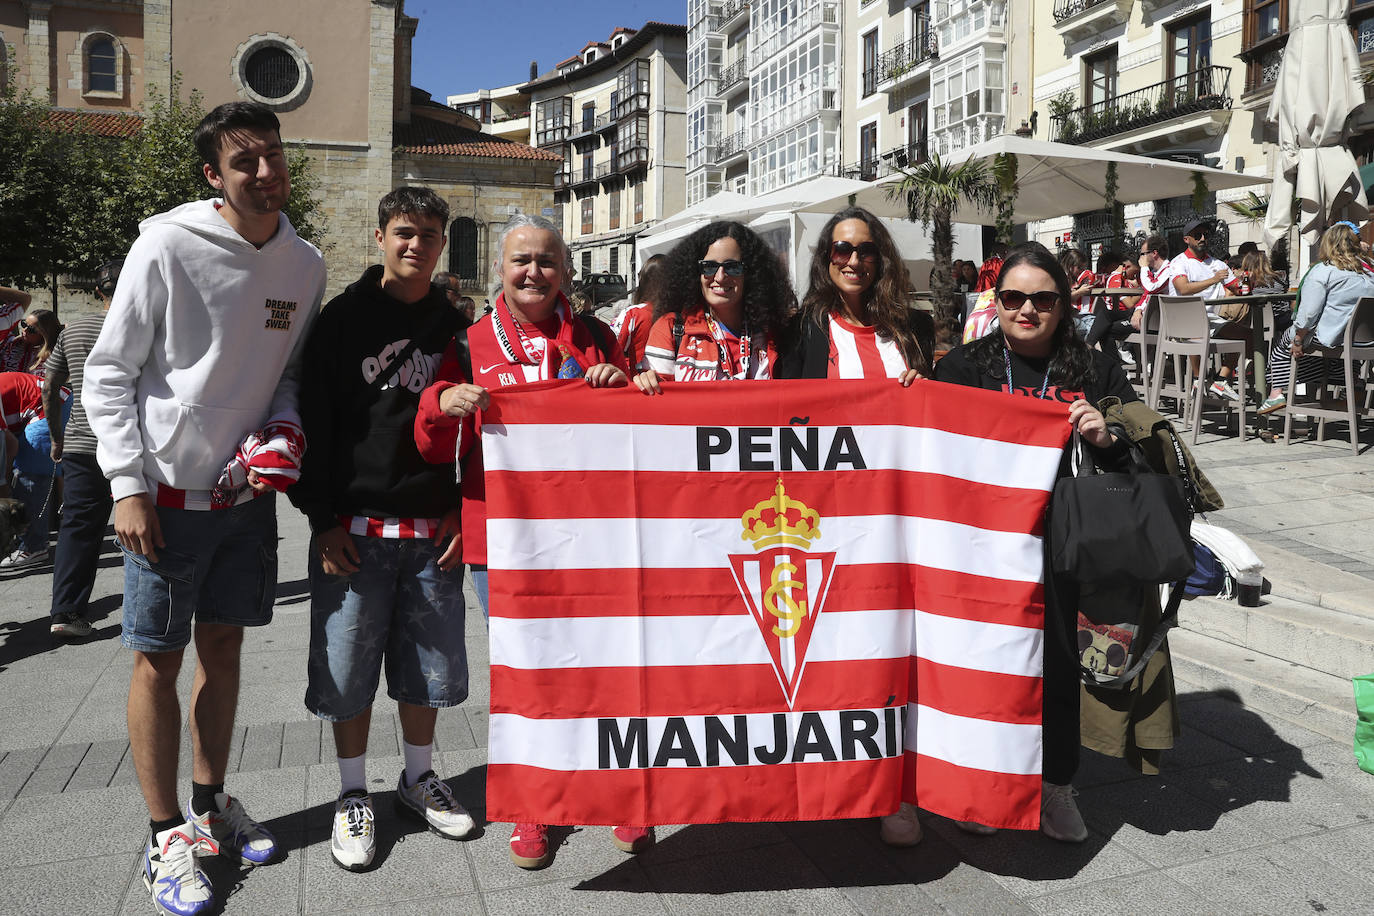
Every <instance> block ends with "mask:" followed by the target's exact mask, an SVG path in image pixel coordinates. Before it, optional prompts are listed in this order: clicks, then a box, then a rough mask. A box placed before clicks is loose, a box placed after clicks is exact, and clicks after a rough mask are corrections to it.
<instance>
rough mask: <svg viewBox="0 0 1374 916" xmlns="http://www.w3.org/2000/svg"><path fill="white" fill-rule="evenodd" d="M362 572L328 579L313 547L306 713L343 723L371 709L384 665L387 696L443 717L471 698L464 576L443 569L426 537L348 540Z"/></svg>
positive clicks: (457, 571) (458, 570)
mask: <svg viewBox="0 0 1374 916" xmlns="http://www.w3.org/2000/svg"><path fill="white" fill-rule="evenodd" d="M353 544H354V546H355V547H356V548H357V550H358V558H359V562H358V571H357V572H355V573H352V574H351V575H348V576H331V575H329V574H327V573H326V572H325V571H324V566H323V564H322V563H321V562H320V558H319V552H318V551H317V550H316V549H315V543H314V539H313V538H312V539H311V544H310V569H309V574H310V657H309V661H308V663H307V671H308V674H309V683H308V684H307V685H306V688H305V705H306V708H307V709H309V710H310V711H311V712H312V713H314V714H315V715H317V716H319V717H320V718H321V719H327V720H329V721H331V722H342V721H346V720H348V719H352V718H353V717H355V716H357V715H359V714H360V713H362V712H363V710H365V709H367V708H368V707H369V706H371V705H372V701H373V698H374V697H375V696H376V693H377V683H378V680H379V678H380V675H381V671H382V665H383V663H385V665H386V682H387V692H388V694H390V696H391V698H392V699H393V700H396V701H398V702H401V703H407V704H409V705H411V706H427V707H431V708H434V709H440V708H443V707H446V706H457V705H458V704H459V703H461V702H463V701H464V700H466V699H467V696H468V655H467V644H466V643H465V642H464V640H463V637H464V628H463V622H464V621H463V572H462V569H461V568H459V569H453V570H449V571H448V572H445V571H443V570H441V569H440V568H439V563H438V559H439V549H438V545H437V544H436V543H435V542H434V541H432V540H428V539H424V540H421V539H415V538H375V537H360V536H354V538H353Z"/></svg>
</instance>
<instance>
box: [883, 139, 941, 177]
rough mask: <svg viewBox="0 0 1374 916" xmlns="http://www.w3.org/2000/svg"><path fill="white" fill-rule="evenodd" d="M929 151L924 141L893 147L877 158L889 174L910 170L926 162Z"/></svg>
mask: <svg viewBox="0 0 1374 916" xmlns="http://www.w3.org/2000/svg"><path fill="white" fill-rule="evenodd" d="M928 155H929V150H928V147H927V145H926V141H925V140H924V139H922V140H919V141H917V142H916V143H908V144H907V145H906V146H894V147H893V148H892V149H890V150H888V151H887V152H885V153H883V154H882V155H881V156H879V157H878V158H880V159H882V160H883V164H884V165H885V166H886V167H887V171H888V172H889V173H891V172H895V171H897V170H898V169H905V168H910V167H911V166H913V165H919V164H920V163H922V162H925V161H926V158H927V157H928Z"/></svg>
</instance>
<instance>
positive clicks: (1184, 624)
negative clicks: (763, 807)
mask: <svg viewBox="0 0 1374 916" xmlns="http://www.w3.org/2000/svg"><path fill="white" fill-rule="evenodd" d="M1178 619H1179V626H1180V627H1181V628H1182V629H1185V630H1189V631H1191V632H1193V633H1199V634H1201V635H1203V636H1210V637H1212V638H1214V639H1219V640H1222V641H1223V642H1228V643H1230V644H1232V645H1234V646H1239V647H1241V648H1244V649H1250V650H1252V651H1254V652H1260V653H1263V654H1264V655H1267V656H1270V657H1271V658H1277V659H1281V660H1283V661H1287V662H1293V663H1294V664H1297V665H1301V666H1303V667H1305V668H1311V669H1315V670H1317V671H1322V672H1325V673H1327V674H1331V675H1335V676H1336V677H1343V678H1351V677H1354V676H1355V675H1358V674H1370V673H1371V672H1374V619H1370V618H1368V617H1365V616H1363V615H1360V614H1351V613H1347V612H1345V611H1337V610H1332V609H1330V608H1324V607H1317V606H1315V605H1313V604H1309V603H1307V602H1304V601H1295V600H1293V599H1292V598H1285V597H1283V596H1282V595H1279V594H1270V595H1265V596H1264V597H1263V598H1261V599H1260V606H1259V607H1242V606H1241V605H1239V604H1237V603H1236V602H1235V601H1226V600H1223V599H1220V598H1194V599H1193V600H1191V601H1184V602H1183V604H1182V605H1181V606H1180V608H1179V612H1178Z"/></svg>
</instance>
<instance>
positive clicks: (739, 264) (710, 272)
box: [697, 260, 744, 277]
mask: <svg viewBox="0 0 1374 916" xmlns="http://www.w3.org/2000/svg"><path fill="white" fill-rule="evenodd" d="M697 267H698V268H699V269H700V270H701V275H702V276H703V277H714V276H715V275H716V274H717V273H718V272H719V271H722V270H723V271H725V276H727V277H742V276H744V262H743V261H735V260H730V261H697Z"/></svg>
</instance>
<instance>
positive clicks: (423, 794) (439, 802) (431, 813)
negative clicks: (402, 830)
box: [396, 770, 476, 840]
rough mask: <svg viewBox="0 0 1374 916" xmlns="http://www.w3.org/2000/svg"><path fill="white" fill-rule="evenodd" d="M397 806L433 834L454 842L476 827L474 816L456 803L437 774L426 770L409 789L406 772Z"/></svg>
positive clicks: (398, 787) (402, 772) (400, 781)
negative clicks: (427, 826)
mask: <svg viewBox="0 0 1374 916" xmlns="http://www.w3.org/2000/svg"><path fill="white" fill-rule="evenodd" d="M396 806H397V807H398V808H399V809H400V810H401V811H403V812H408V813H410V814H413V815H415V816H416V817H419V818H421V819H422V820H423V821H424V822H425V823H427V824H429V829H430V830H433V831H434V832H435V833H437V834H439V835H440V836H443V837H448V838H449V839H450V840H457V839H461V838H462V837H465V836H467V835H468V834H469V833H472V830H473V827H475V826H476V825H475V824H474V823H473V822H472V815H470V814H468V812H467V810H466V809H465V808H464V807H463V806H462V805H460V804H458V802H457V801H456V800H454V798H453V793H452V792H451V791H449V787H448V784H447V783H445V782H444V781H443V780H442V779H440V778H439V777H438V776H435V775H434V771H433V770H425V772H424V773H422V774H420V778H419V779H417V780H416V781H415V785H413V786H408V785H406V774H405V770H402V771H401V776H400V778H399V779H398V780H397V781H396Z"/></svg>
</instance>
